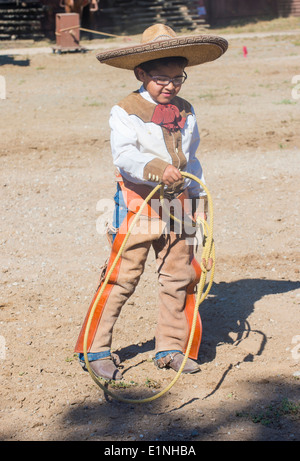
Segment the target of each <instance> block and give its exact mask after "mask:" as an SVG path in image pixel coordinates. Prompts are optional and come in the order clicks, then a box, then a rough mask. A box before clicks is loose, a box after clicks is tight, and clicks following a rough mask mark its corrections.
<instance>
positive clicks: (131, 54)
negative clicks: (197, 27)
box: [97, 24, 228, 70]
mask: <svg viewBox="0 0 300 461" xmlns="http://www.w3.org/2000/svg"><path fill="white" fill-rule="evenodd" d="M227 48H228V42H227V40H225V39H224V38H222V37H217V36H214V35H190V36H182V37H181V36H177V35H176V33H175V32H174V30H173V29H171V27H168V26H166V25H164V24H154V25H153V26H150V27H148V29H146V30H145V31H144V33H143V35H142V41H141V44H140V45H135V46H128V47H124V48H119V49H115V50H111V51H105V52H102V53H98V54H97V59H99V61H100V62H101V63H104V64H108V65H110V66H113V67H119V68H121V69H129V70H133V69H134V68H135V67H136V66H138V65H140V64H142V63H143V62H146V61H151V60H153V59H159V58H166V57H171V56H182V57H185V58H186V59H187V60H188V64H187V66H196V65H198V64H203V63H204V62H208V61H214V60H215V59H218V58H219V57H220V56H222V54H224V53H225V51H226V50H227Z"/></svg>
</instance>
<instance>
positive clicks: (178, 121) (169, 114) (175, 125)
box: [151, 104, 186, 131]
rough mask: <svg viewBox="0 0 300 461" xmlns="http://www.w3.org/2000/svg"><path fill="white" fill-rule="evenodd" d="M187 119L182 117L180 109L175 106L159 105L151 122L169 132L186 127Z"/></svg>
mask: <svg viewBox="0 0 300 461" xmlns="http://www.w3.org/2000/svg"><path fill="white" fill-rule="evenodd" d="M185 121H186V118H184V117H181V115H180V112H179V109H178V107H176V106H174V105H173V104H157V106H156V108H155V110H154V113H153V116H152V120H151V122H153V123H156V124H157V125H160V126H161V127H163V128H166V129H167V130H169V131H178V130H179V129H180V128H183V127H184V124H185Z"/></svg>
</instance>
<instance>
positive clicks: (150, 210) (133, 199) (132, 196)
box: [116, 174, 190, 218]
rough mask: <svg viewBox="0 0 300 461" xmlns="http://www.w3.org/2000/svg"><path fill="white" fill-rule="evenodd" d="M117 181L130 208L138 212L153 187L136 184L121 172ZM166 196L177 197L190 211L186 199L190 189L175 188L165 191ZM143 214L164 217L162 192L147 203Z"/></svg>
mask: <svg viewBox="0 0 300 461" xmlns="http://www.w3.org/2000/svg"><path fill="white" fill-rule="evenodd" d="M116 176H117V181H118V183H119V185H120V187H121V191H122V193H123V197H124V201H125V203H126V206H127V208H128V210H130V211H132V212H134V213H136V212H137V211H138V209H139V208H140V206H141V205H142V204H143V202H144V200H145V198H146V197H147V196H148V195H149V193H150V192H151V191H152V187H151V186H148V185H144V184H135V183H132V182H130V181H128V180H127V179H125V178H123V177H122V176H121V175H120V174H116ZM164 198H165V199H167V200H169V201H172V200H174V199H177V200H179V201H180V202H181V205H182V207H183V209H184V210H185V212H187V213H189V212H190V209H189V210H187V209H186V203H185V201H186V200H187V199H188V198H189V195H188V191H187V190H186V189H184V190H183V189H182V185H181V188H180V189H179V190H176V189H174V191H173V190H171V191H168V190H167V191H165V192H164ZM142 215H144V216H148V217H151V218H161V217H162V207H161V203H160V194H159V192H157V193H156V194H155V195H154V196H153V197H152V199H151V200H150V201H149V203H147V205H146V207H145V208H144V210H143V212H142Z"/></svg>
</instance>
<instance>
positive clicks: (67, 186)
mask: <svg viewBox="0 0 300 461" xmlns="http://www.w3.org/2000/svg"><path fill="white" fill-rule="evenodd" d="M229 41H230V49H229V51H228V52H227V53H226V55H225V56H224V57H223V58H222V59H220V60H218V61H216V62H214V63H211V64H205V65H202V66H200V67H197V68H191V69H188V80H187V82H186V83H185V85H184V87H183V88H182V90H181V96H183V97H185V98H186V99H188V100H189V101H190V102H191V103H192V104H193V105H194V108H195V111H196V114H197V117H198V122H199V129H200V133H201V138H202V141H201V147H200V149H199V158H200V160H201V162H202V164H203V168H204V170H205V175H206V182H207V185H208V187H209V189H210V191H211V194H212V197H213V201H214V237H215V244H216V273H215V277H214V284H213V287H212V289H211V292H210V294H209V296H208V298H207V299H206V301H205V302H204V303H203V304H202V305H201V309H200V312H201V318H202V322H203V339H202V344H201V347H200V354H199V363H200V366H201V372H200V373H198V374H196V375H181V376H180V378H179V380H178V381H177V383H176V384H175V385H174V386H173V387H172V388H171V389H170V391H169V392H168V393H167V394H165V395H164V396H163V397H161V398H159V399H157V400H155V401H153V402H152V403H147V404H127V403H121V402H119V401H116V400H114V399H112V398H111V397H109V396H108V397H107V396H106V394H104V393H103V391H102V390H101V389H99V388H98V387H97V386H96V384H95V383H94V382H93V381H92V379H91V378H90V376H89V374H88V373H85V372H84V371H82V370H81V367H80V366H79V364H78V361H77V357H76V356H75V355H74V345H75V342H76V340H77V336H78V333H79V331H80V328H81V324H82V322H83V319H84V317H85V314H86V311H87V309H88V306H89V304H90V301H91V299H92V297H93V294H94V291H95V289H96V287H97V283H98V279H99V270H100V267H101V265H102V264H103V263H104V261H105V260H106V258H107V257H108V255H109V246H108V244H107V240H106V237H105V236H104V235H103V234H101V232H99V231H98V230H97V222H99V219H100V217H101V213H102V212H103V208H102V205H101V204H103V203H104V202H103V200H107V201H110V200H111V199H112V197H113V195H114V193H115V183H114V167H113V165H112V161H111V154H110V144H109V127H108V118H109V112H110V108H111V106H112V105H113V104H115V103H117V102H118V101H119V100H120V99H121V98H123V97H124V96H126V95H127V94H128V93H129V92H131V91H132V90H135V89H136V88H138V84H137V81H136V80H135V77H134V76H133V74H132V73H131V72H129V71H120V70H116V69H114V68H112V67H108V66H107V67H105V66H104V65H100V64H99V63H98V62H97V60H96V58H95V55H96V51H95V50H91V51H88V52H86V53H70V54H67V53H63V54H61V55H58V54H52V53H50V54H36V55H30V56H26V55H20V56H15V57H7V56H6V57H5V56H1V57H0V64H2V65H1V66H0V74H1V75H2V76H4V77H5V79H6V90H7V93H6V99H2V100H0V113H1V126H0V139H1V146H0V148H1V149H0V152H1V236H0V243H1V286H2V288H1V302H0V339H1V350H0V369H1V384H0V385H1V403H0V409H1V422H0V425H1V440H3V441H31V440H36V441H85V440H86V441H106V442H116V441H127V442H128V441H138V442H142V441H153V442H154V441H169V442H170V441H176V442H182V443H184V442H187V441H189V442H193V443H195V444H196V443H197V442H198V441H278V440H285V441H295V440H299V439H300V437H299V435H300V431H299V375H300V323H299V320H300V315H299V301H300V283H299V241H298V237H299V221H298V219H299V218H298V209H299V182H300V177H299V160H300V158H299V151H300V130H299V126H300V100H299V98H300V90H299V89H297V87H296V83H295V81H294V83H292V78H293V77H294V76H297V75H299V74H300V67H299V62H300V61H299V54H300V32H299V34H298V35H297V34H295V35H292V36H289V35H279V34H278V35H277V34H276V33H274V34H273V35H272V36H268V37H260V36H253V37H250V38H249V37H248V38H238V37H232V38H230V40H229ZM94 43H96V42H94ZM98 43H99V49H101V47H102V46H104V45H105V46H107V42H106V41H105V40H103V41H101V40H99V41H98ZM108 45H109V46H111V47H115V46H119V45H120V46H123V45H124V43H123V42H122V41H119V42H118V41H111V42H108ZM243 46H246V47H247V50H248V55H247V57H244V56H243V49H242V47H243ZM299 82H300V77H299ZM293 88H294V93H293V96H292V90H293ZM298 95H299V98H298ZM99 204H100V205H99ZM97 205H98V207H97ZM156 277H157V276H156V273H155V263H154V258H153V254H152V253H151V254H150V257H149V260H148V263H147V266H146V270H145V273H144V275H143V277H142V279H141V281H140V284H139V286H138V288H137V290H136V292H135V294H134V295H133V297H132V298H131V299H130V301H129V302H128V303H127V304H126V305H125V307H124V309H123V311H122V314H121V317H120V319H119V320H118V322H117V325H116V328H115V335H114V344H113V349H114V351H116V352H118V353H119V355H120V358H121V360H122V364H121V367H122V371H123V374H124V383H125V385H124V386H123V387H122V388H116V389H113V388H112V387H111V386H109V389H110V390H113V391H114V392H116V393H117V394H118V395H121V396H126V397H127V398H144V397H147V396H151V395H153V393H156V392H159V391H160V390H162V389H164V388H165V387H166V386H167V385H168V384H169V383H170V381H171V380H172V379H173V378H174V372H173V371H171V370H167V371H158V370H157V369H156V368H155V366H154V365H153V362H152V357H153V348H154V340H153V334H154V329H155V324H156V317H157V308H156V302H157V290H156V286H157V279H156Z"/></svg>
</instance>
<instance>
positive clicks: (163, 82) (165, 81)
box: [146, 71, 187, 86]
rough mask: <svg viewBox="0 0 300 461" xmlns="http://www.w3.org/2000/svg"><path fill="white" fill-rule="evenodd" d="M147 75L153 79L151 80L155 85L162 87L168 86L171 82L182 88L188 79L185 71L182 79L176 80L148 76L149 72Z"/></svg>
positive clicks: (175, 78)
mask: <svg viewBox="0 0 300 461" xmlns="http://www.w3.org/2000/svg"><path fill="white" fill-rule="evenodd" d="M146 74H147V75H149V77H151V79H152V80H153V81H154V82H155V83H157V85H162V86H167V85H169V83H171V82H172V83H173V85H174V86H180V85H182V84H183V83H184V82H185V81H186V79H187V74H186V73H185V72H184V71H183V75H181V76H180V77H174V78H169V77H166V76H164V75H151V74H148V72H146Z"/></svg>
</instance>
